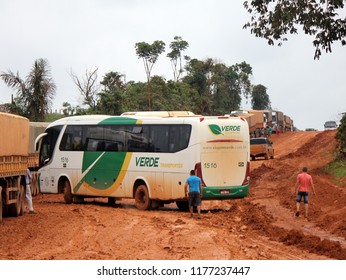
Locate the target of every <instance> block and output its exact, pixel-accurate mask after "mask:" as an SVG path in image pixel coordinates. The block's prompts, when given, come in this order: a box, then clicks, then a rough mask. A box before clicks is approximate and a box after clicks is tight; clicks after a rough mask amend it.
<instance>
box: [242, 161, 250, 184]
mask: <svg viewBox="0 0 346 280" xmlns="http://www.w3.org/2000/svg"><path fill="white" fill-rule="evenodd" d="M249 182H250V162H247V164H246V173H245V178H244V181H243V184H242V186H245V185H248V184H249Z"/></svg>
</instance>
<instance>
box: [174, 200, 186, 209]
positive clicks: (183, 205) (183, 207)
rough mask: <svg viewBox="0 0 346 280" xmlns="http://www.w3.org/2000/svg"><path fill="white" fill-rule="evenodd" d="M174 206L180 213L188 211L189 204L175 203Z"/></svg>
mask: <svg viewBox="0 0 346 280" xmlns="http://www.w3.org/2000/svg"><path fill="white" fill-rule="evenodd" d="M175 204H177V206H178V209H179V210H180V211H184V212H186V211H188V210H189V202H188V201H176V202H175Z"/></svg>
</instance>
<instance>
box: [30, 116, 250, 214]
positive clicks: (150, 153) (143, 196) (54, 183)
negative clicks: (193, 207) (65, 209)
mask: <svg viewBox="0 0 346 280" xmlns="http://www.w3.org/2000/svg"><path fill="white" fill-rule="evenodd" d="M36 145H37V147H38V149H39V151H40V154H39V156H40V163H39V164H40V169H39V184H40V191H41V192H42V193H63V194H64V200H65V202H66V203H72V202H81V201H83V199H84V198H87V197H108V202H109V203H114V202H115V201H116V200H117V199H121V198H134V199H135V203H136V207H137V208H138V209H142V210H145V209H155V208H158V207H161V206H163V205H164V204H168V203H172V202H176V204H177V206H178V207H179V209H187V208H188V207H187V198H186V197H185V192H184V185H185V181H186V178H187V177H188V176H189V172H190V170H192V169H194V170H195V171H196V175H198V176H199V177H200V178H201V179H202V183H203V199H216V200H218V199H230V198H239V197H244V196H246V195H247V194H248V191H249V177H250V145H249V128H248V124H247V122H246V120H245V119H242V118H239V117H229V116H220V117H207V116H197V115H189V114H188V115H185V116H176V115H174V114H173V115H168V116H166V115H164V116H163V117H161V116H159V115H155V116H150V114H149V115H148V114H147V115H146V114H140V113H138V114H136V113H128V114H123V115H122V116H106V115H86V116H73V117H66V118H62V119H59V120H57V121H55V122H53V123H51V124H50V125H49V126H48V127H47V129H46V130H45V132H44V133H43V134H41V135H40V136H38V137H37V139H36Z"/></svg>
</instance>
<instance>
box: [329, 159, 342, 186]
mask: <svg viewBox="0 0 346 280" xmlns="http://www.w3.org/2000/svg"><path fill="white" fill-rule="evenodd" d="M325 170H326V171H327V172H328V173H330V174H332V175H333V177H334V179H335V180H336V181H337V182H339V183H342V182H344V181H346V159H339V160H334V161H332V162H331V163H329V164H328V165H327V167H326V169H325Z"/></svg>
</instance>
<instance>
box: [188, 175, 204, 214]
mask: <svg viewBox="0 0 346 280" xmlns="http://www.w3.org/2000/svg"><path fill="white" fill-rule="evenodd" d="M185 193H186V195H187V196H188V199H189V210H190V218H192V217H193V207H194V206H196V207H197V213H198V219H200V218H201V198H202V182H201V179H200V178H199V177H198V176H196V175H195V170H191V171H190V177H189V178H187V179H186V183H185Z"/></svg>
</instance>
